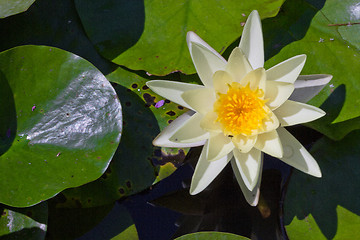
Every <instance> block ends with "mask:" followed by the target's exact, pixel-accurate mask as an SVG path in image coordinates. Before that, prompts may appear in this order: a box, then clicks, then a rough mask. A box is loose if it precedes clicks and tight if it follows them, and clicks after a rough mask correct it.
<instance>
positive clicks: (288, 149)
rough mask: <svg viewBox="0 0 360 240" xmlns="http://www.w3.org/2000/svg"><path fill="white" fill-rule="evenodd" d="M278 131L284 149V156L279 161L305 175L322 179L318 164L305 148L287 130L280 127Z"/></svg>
mask: <svg viewBox="0 0 360 240" xmlns="http://www.w3.org/2000/svg"><path fill="white" fill-rule="evenodd" d="M277 131H278V134H279V136H280V140H281V142H282V144H283V149H284V156H283V157H282V158H279V159H280V160H281V161H283V162H285V163H287V164H289V165H290V166H293V167H294V168H297V169H298V170H300V171H303V172H304V173H307V174H309V175H312V176H314V177H321V171H320V168H319V165H318V163H317V162H316V160H315V159H314V158H313V156H311V154H310V153H309V152H308V151H307V150H306V149H305V147H304V146H303V145H301V143H300V142H299V141H298V140H297V139H296V138H295V137H294V136H292V135H291V134H290V133H289V132H288V131H287V130H286V129H285V128H282V127H280V128H278V130H277Z"/></svg>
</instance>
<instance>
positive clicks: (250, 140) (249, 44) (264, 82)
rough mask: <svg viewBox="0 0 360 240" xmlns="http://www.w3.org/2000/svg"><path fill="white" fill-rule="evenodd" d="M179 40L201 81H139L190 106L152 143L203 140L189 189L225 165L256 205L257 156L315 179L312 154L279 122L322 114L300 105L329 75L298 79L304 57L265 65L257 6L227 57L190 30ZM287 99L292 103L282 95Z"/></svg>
mask: <svg viewBox="0 0 360 240" xmlns="http://www.w3.org/2000/svg"><path fill="white" fill-rule="evenodd" d="M187 44H188V47H189V50H190V54H191V57H192V60H193V62H194V65H195V68H196V70H197V73H198V75H199V77H200V79H201V81H202V83H203V84H204V85H196V84H187V83H181V82H173V81H163V80H155V81H149V82H148V83H147V85H148V86H149V87H150V88H151V89H152V90H153V91H154V92H156V93H158V94H159V95H161V96H163V97H165V98H167V99H169V100H171V101H173V102H175V103H177V104H180V105H182V106H184V107H187V108H188V109H190V110H189V111H188V112H186V113H185V114H183V115H181V116H180V117H178V118H177V119H175V120H174V121H173V122H172V123H171V124H170V125H169V126H168V127H166V128H165V129H164V130H163V131H162V132H161V133H160V134H159V136H157V137H156V139H155V140H154V142H153V143H154V145H156V146H162V147H194V146H201V145H204V147H203V149H202V152H201V155H200V157H199V161H198V163H197V165H196V168H195V172H194V175H193V178H192V182H191V186H190V194H197V193H199V192H201V191H203V190H204V189H205V188H206V187H207V186H208V185H209V184H210V183H211V182H212V181H213V180H214V179H215V177H216V176H217V175H218V174H219V173H220V172H221V171H222V169H223V168H224V167H225V166H226V165H227V164H228V163H229V162H230V163H231V166H232V168H233V171H234V174H235V177H236V179H237V181H238V183H239V186H240V188H241V190H242V192H243V193H244V196H245V198H246V200H247V201H248V202H249V204H251V205H253V206H255V205H257V202H258V199H259V186H260V182H261V171H262V166H263V153H266V154H269V155H271V156H274V157H276V158H279V159H280V160H282V161H284V162H285V163H287V164H289V165H291V166H293V167H295V168H297V169H299V170H301V171H303V172H305V173H307V174H310V175H312V176H315V177H321V171H320V168H319V166H318V164H317V162H316V161H315V159H314V158H313V157H312V156H311V155H310V153H309V152H308V151H307V150H306V149H305V148H304V147H303V146H302V145H301V144H300V143H299V141H298V140H296V138H295V137H293V136H292V135H291V134H290V133H289V132H288V131H287V130H286V129H285V128H284V127H286V126H292V125H295V124H301V123H306V122H309V121H313V120H315V119H318V118H320V117H322V116H324V115H325V112H324V111H322V110H321V109H319V108H317V107H314V106H311V105H308V104H305V103H303V102H304V101H307V100H309V98H311V97H313V96H314V95H315V94H317V92H318V91H320V90H321V88H322V87H323V86H324V85H325V84H326V83H327V82H328V81H329V80H330V79H331V76H330V75H310V76H300V77H299V74H300V72H301V70H302V68H303V66H304V64H305V60H306V56H305V55H298V56H295V57H292V58H290V59H288V60H286V61H284V62H282V63H280V64H278V65H276V66H274V67H272V68H270V69H268V70H265V69H264V67H263V66H264V50H263V36H262V30H261V21H260V17H259V14H258V13H257V11H253V12H252V13H251V14H250V15H249V18H248V20H247V22H246V24H245V26H244V31H243V34H242V37H241V41H240V45H239V47H236V48H235V49H234V50H233V51H232V53H231V54H230V57H229V59H228V61H226V60H225V59H224V58H223V57H222V56H221V55H220V54H219V53H218V52H216V51H215V50H214V49H213V48H211V47H210V46H209V45H208V44H207V43H206V42H204V41H203V40H202V39H201V38H200V37H198V36H197V35H196V34H195V33H193V32H189V33H188V34H187ZM298 78H299V80H298V84H295V85H298V86H299V88H298V89H299V91H294V89H295V87H294V83H295V81H296V80H297V79H298ZM304 89H306V91H304ZM309 89H311V91H308V90H309ZM296 93H298V94H296ZM291 96H293V98H295V99H296V100H297V101H294V100H289V97H291ZM293 98H291V99H293ZM302 101H303V102H302Z"/></svg>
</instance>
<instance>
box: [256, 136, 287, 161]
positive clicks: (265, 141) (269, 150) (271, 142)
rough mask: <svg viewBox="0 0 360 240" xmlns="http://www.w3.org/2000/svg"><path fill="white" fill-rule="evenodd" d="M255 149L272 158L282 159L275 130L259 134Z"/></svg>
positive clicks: (280, 146)
mask: <svg viewBox="0 0 360 240" xmlns="http://www.w3.org/2000/svg"><path fill="white" fill-rule="evenodd" d="M255 148H257V149H258V150H260V151H262V152H264V153H266V154H269V155H271V156H273V157H277V158H282V157H283V147H282V144H281V141H280V138H279V135H278V133H277V131H276V130H272V131H270V132H267V133H262V134H259V135H258V137H257V141H256V143H255Z"/></svg>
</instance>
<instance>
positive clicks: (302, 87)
mask: <svg viewBox="0 0 360 240" xmlns="http://www.w3.org/2000/svg"><path fill="white" fill-rule="evenodd" d="M331 79H332V76H331V75H328V74H314V75H300V76H299V77H298V78H297V80H296V82H295V84H294V86H295V91H294V92H293V93H292V94H291V96H290V98H289V100H293V101H296V102H302V103H306V102H308V101H309V100H310V99H312V98H313V97H315V96H316V95H317V94H318V93H319V92H320V91H321V89H323V88H324V87H325V85H326V84H328V83H329V82H330V80H331Z"/></svg>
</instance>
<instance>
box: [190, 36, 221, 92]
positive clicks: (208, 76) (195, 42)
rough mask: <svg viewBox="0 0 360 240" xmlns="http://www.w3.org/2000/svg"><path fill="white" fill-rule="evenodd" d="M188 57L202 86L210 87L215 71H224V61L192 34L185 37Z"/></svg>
mask: <svg viewBox="0 0 360 240" xmlns="http://www.w3.org/2000/svg"><path fill="white" fill-rule="evenodd" d="M186 40H187V44H188V47H189V50H190V55H191V58H192V60H193V63H194V65H195V68H196V71H197V73H198V75H199V77H200V79H201V81H202V82H203V84H204V86H206V87H211V86H212V84H213V80H212V76H213V74H214V73H215V72H216V71H219V70H225V65H226V60H225V59H224V58H223V57H222V56H221V55H220V54H219V53H218V52H216V51H215V50H214V49H213V48H212V47H210V46H209V45H208V44H207V43H206V42H205V41H203V40H202V39H201V38H200V37H199V36H198V35H196V34H195V33H194V32H188V33H187V36H186Z"/></svg>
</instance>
